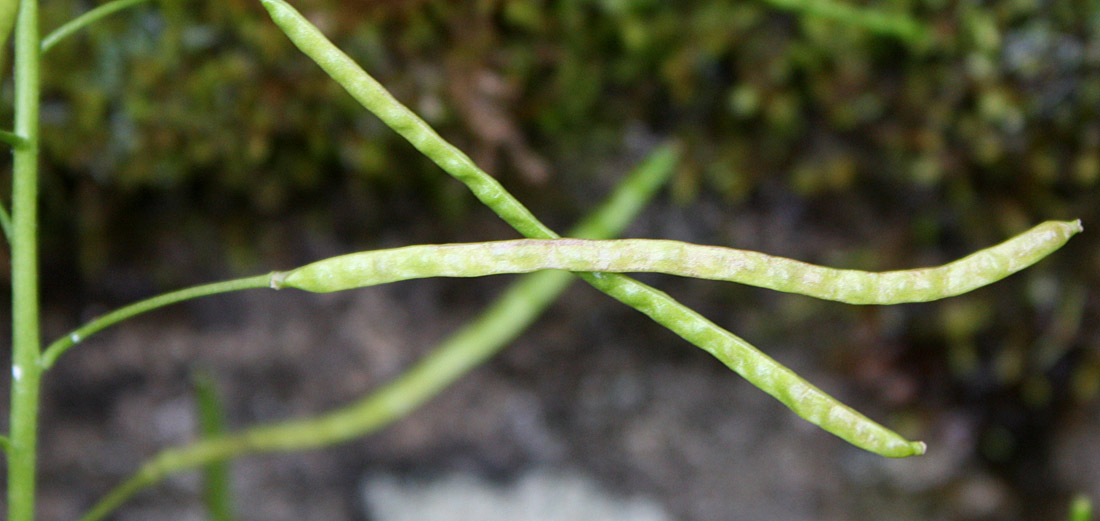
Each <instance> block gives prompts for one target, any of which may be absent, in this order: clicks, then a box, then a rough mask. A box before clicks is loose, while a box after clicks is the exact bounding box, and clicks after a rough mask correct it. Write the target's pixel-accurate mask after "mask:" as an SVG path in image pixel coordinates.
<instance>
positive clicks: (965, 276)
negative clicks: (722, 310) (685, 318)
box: [272, 221, 1081, 304]
mask: <svg viewBox="0 0 1100 521" xmlns="http://www.w3.org/2000/svg"><path fill="white" fill-rule="evenodd" d="M1080 231H1081V223H1080V221H1068V222H1063V221H1048V222H1045V223H1043V224H1040V225H1038V226H1036V227H1034V228H1032V229H1031V230H1028V231H1027V232H1024V233H1022V234H1020V235H1017V236H1016V237H1013V238H1012V239H1009V240H1007V241H1005V242H1003V243H1001V244H999V245H997V246H993V247H991V248H987V249H984V250H981V251H978V252H977V253H974V254H971V255H968V256H966V257H964V258H962V259H959V260H957V261H955V262H952V263H949V264H945V265H943V266H939V267H936V268H922V269H914V270H903V271H886V272H867V271H859V270H844V269H833V268H826V267H822V266H815V265H813V264H807V263H804V262H800V261H796V260H791V259H785V258H782V257H773V256H771V255H765V254H763V253H758V252H753V251H745V250H735V249H732V248H721V247H717V246H700V245H697V244H689V243H685V242H679V241H667V240H649V239H621V240H605V241H594V240H583V239H549V240H539V239H521V240H513V241H496V242H482V243H469V244H442V245H417V246H407V247H404V248H394V249H389V250H376V251H368V252H361V253H352V254H349V255H342V256H339V257H333V258H329V259H325V260H321V261H317V262H315V263H312V264H309V265H307V266H303V267H301V268H298V269H296V270H292V271H290V272H287V273H285V274H276V275H274V276H273V277H272V282H273V284H274V285H275V286H278V287H282V286H286V287H292V288H297V289H302V290H306V291H313V292H329V291H341V290H346V289H351V288H359V287H364V286H373V285H376V284H385V283H388V282H395V281H400V280H408V279H418V278H425V277H482V276H486V275H499V274H503V273H528V272H532V271H539V270H548V269H553V270H568V271H591V272H613V273H631V272H657V273H668V274H672V275H680V276H684V277H694V278H701V279H712V280H725V281H731V282H740V283H742V284H748V285H752V286H759V287H763V288H769V289H774V290H778V291H785V292H789V293H799V294H802V295H809V296H811V297H817V298H820V299H826V300H835V301H840V302H846V303H849V304H898V303H903V302H927V301H930V300H937V299H942V298H946V297H952V296H955V295H959V294H962V293H966V292H968V291H971V290H974V289H976V288H979V287H981V286H985V285H987V284H991V283H993V282H996V281H998V280H1000V279H1003V278H1005V277H1007V276H1009V275H1011V274H1013V273H1015V272H1017V271H1020V270H1022V269H1024V268H1026V267H1028V266H1030V265H1032V264H1034V263H1036V262H1038V261H1039V260H1040V259H1042V258H1043V257H1046V256H1047V255H1049V254H1050V253H1051V252H1053V251H1054V250H1057V249H1058V248H1060V247H1061V246H1062V245H1063V244H1065V243H1066V241H1067V240H1069V238H1070V237H1072V236H1073V235H1074V234H1076V233H1078V232H1080Z"/></svg>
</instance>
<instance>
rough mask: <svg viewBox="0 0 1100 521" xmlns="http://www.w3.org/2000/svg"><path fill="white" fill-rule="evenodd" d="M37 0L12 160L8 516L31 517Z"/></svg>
mask: <svg viewBox="0 0 1100 521" xmlns="http://www.w3.org/2000/svg"><path fill="white" fill-rule="evenodd" d="M38 65H39V53H38V4H37V0H20V2H19V13H18V16H17V17H16V24H15V133H16V134H17V135H18V136H19V137H21V138H23V139H25V140H26V144H25V145H23V146H20V147H16V148H15V151H14V152H13V154H14V162H13V164H12V233H11V293H12V343H11V350H12V356H11V381H12V386H11V420H10V423H11V432H10V434H9V439H10V440H11V445H10V447H9V450H8V520H9V521H34V507H35V483H36V479H37V472H36V469H35V465H36V462H37V450H38V393H39V380H40V379H41V373H42V369H41V367H40V366H39V363H38V361H39V356H40V354H41V353H40V351H39V349H40V347H41V345H40V342H41V341H40V339H39V333H38V238H37V228H38V107H39V89H40V86H39V78H38Z"/></svg>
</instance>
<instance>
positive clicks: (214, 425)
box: [191, 371, 237, 521]
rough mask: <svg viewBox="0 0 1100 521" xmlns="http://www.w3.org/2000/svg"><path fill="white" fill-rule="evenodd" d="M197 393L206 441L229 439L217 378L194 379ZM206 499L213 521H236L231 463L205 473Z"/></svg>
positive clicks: (216, 465) (202, 373) (205, 375)
mask: <svg viewBox="0 0 1100 521" xmlns="http://www.w3.org/2000/svg"><path fill="white" fill-rule="evenodd" d="M191 384H192V386H193V387H194V389H195V405H196V406H197V409H198V418H199V431H200V432H201V433H202V438H203V439H208V438H217V437H220V436H224V435H225V407H224V406H223V405H222V397H221V394H220V393H219V392H218V386H217V385H216V384H215V383H214V378H213V377H212V376H210V374H208V373H207V372H206V371H200V372H198V373H196V374H195V375H194V376H193V377H192V378H191ZM202 496H203V504H204V505H205V506H206V515H207V517H208V518H209V519H210V521H233V520H235V519H236V518H237V517H236V516H235V515H234V514H233V494H232V483H231V480H230V477H229V463H228V462H226V461H216V462H213V463H210V464H207V465H206V466H205V468H203V470H202Z"/></svg>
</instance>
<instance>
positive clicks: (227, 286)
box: [39, 274, 271, 370]
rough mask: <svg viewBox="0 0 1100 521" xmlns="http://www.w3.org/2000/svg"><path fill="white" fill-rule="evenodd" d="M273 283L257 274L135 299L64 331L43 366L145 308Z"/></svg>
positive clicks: (48, 365)
mask: <svg viewBox="0 0 1100 521" xmlns="http://www.w3.org/2000/svg"><path fill="white" fill-rule="evenodd" d="M270 286H271V275H270V274H268V275H256V276H254V277H246V278H243V279H233V280H226V281H222V282H214V283H211V284H203V285H201V286H192V287H190V288H185V289H181V290H178V291H173V292H171V293H165V294H163V295H157V296H155V297H152V298H147V299H145V300H142V301H138V302H135V303H133V304H130V305H128V306H125V307H121V308H119V309H116V310H114V311H112V312H110V313H107V314H106V315H101V316H99V317H96V318H95V319H93V320H92V321H91V322H88V323H86V324H84V325H83V326H80V327H78V328H76V329H74V330H73V331H72V332H70V333H69V334H68V335H65V336H63V337H61V338H59V339H57V340H54V341H53V343H51V344H50V345H49V347H47V348H46V350H45V351H44V352H43V353H42V359H41V361H40V362H39V365H40V366H41V367H42V369H43V370H46V369H49V368H51V367H53V364H54V363H56V362H57V358H58V357H60V356H61V355H63V354H65V351H68V350H69V349H70V348H71V347H73V346H75V345H76V344H78V343H80V342H83V341H84V339H86V338H88V337H89V336H91V335H92V334H94V333H96V332H98V331H100V330H102V329H104V328H107V327H110V326H113V325H115V324H117V323H119V322H122V321H123V320H126V319H128V318H130V317H133V316H134V315H139V314H141V313H145V312H146V311H152V310H154V309H157V308H160V307H164V306H167V305H169V304H175V303H176V302H182V301H184V300H190V299H193V298H198V297H205V296H208V295H217V294H219V293H228V292H230V291H239V290H242V289H253V288H266V287H270Z"/></svg>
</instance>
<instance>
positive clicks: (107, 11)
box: [42, 0, 149, 54]
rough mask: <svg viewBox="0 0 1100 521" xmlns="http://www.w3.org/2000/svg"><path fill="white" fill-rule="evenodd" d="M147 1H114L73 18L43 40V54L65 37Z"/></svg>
mask: <svg viewBox="0 0 1100 521" xmlns="http://www.w3.org/2000/svg"><path fill="white" fill-rule="evenodd" d="M147 1H149V0H113V1H111V2H107V3H105V4H103V5H101V6H99V7H97V8H95V9H92V10H91V11H88V12H87V13H84V14H82V15H80V16H78V17H76V18H73V19H72V20H69V22H68V23H66V24H64V25H62V26H61V27H58V28H57V29H54V30H53V31H52V32H51V33H50V34H48V35H46V37H45V38H43V39H42V54H46V52H47V51H49V50H50V49H53V48H54V46H55V45H57V44H58V43H59V42H60V41H61V40H64V39H65V37H67V36H69V35H71V34H73V33H75V32H77V31H79V30H81V29H83V28H85V27H87V26H89V25H91V24H93V23H95V22H97V21H99V20H102V19H103V18H106V17H107V16H109V15H111V14H114V13H117V12H119V11H121V10H123V9H126V8H129V7H133V6H135V5H138V4H141V3H145V2H147Z"/></svg>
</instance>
